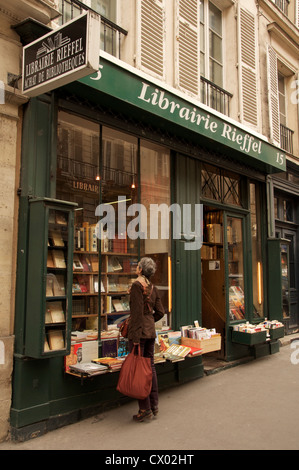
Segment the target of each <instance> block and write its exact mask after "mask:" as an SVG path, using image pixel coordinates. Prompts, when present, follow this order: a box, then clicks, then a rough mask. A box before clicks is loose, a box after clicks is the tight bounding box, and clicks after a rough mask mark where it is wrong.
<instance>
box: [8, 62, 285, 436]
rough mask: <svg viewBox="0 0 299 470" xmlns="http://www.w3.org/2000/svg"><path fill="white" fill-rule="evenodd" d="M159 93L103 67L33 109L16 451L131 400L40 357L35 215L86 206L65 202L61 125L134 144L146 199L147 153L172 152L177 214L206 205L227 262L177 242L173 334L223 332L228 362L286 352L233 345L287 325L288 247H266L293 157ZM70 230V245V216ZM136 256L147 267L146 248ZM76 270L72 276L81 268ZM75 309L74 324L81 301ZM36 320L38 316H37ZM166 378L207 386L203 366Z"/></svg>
mask: <svg viewBox="0 0 299 470" xmlns="http://www.w3.org/2000/svg"><path fill="white" fill-rule="evenodd" d="M146 78H147V79H146ZM158 85H159V84H157V83H155V82H151V81H150V80H149V79H148V77H145V76H143V75H140V76H139V75H138V76H137V75H136V74H134V73H133V71H132V70H131V69H129V68H127V67H125V66H124V65H123V64H121V63H118V62H117V61H113V62H109V60H108V59H101V68H100V71H99V73H98V74H96V75H94V76H91V77H87V78H85V79H82V80H80V82H76V83H72V84H70V85H69V86H66V87H64V88H62V89H58V90H56V91H55V92H52V93H50V94H48V95H42V96H39V97H37V98H34V99H31V100H30V102H29V103H28V104H27V105H26V109H24V126H23V143H22V170H21V188H20V192H19V197H20V199H19V235H18V269H17V290H16V292H17V294H16V314H15V338H16V341H15V360H14V374H13V397H12V408H11V428H12V436H13V438H15V439H26V438H29V437H32V436H34V435H38V434H40V433H43V432H46V431H48V430H51V429H54V428H56V427H59V426H61V425H64V424H68V423H71V422H74V421H77V420H78V419H81V418H84V417H87V416H89V415H91V414H94V413H95V412H97V411H99V410H101V409H103V407H104V408H105V407H106V408H107V407H110V406H113V405H115V404H116V403H118V402H123V401H124V400H126V398H125V397H122V396H120V394H119V393H118V392H117V391H116V384H117V379H118V373H117V372H115V373H111V374H106V375H101V376H97V377H93V378H85V379H80V378H78V377H74V376H72V375H69V374H67V373H65V367H64V356H66V355H67V354H68V353H69V349H68V348H67V349H66V351H65V352H64V353H62V354H55V353H54V354H46V355H45V354H43V350H42V349H39V347H40V345H41V344H42V343H41V342H42V341H43V339H42V331H41V330H42V326H41V324H40V322H39V321H36V318H35V317H33V316H32V314H31V311H30V309H31V306H32V305H33V306H34V305H35V304H34V303H31V299H32V297H34V292H35V290H36V289H40V290H41V289H45V287H44V285H43V283H44V282H45V280H44V279H41V280H40V283H39V282H37V283H35V284H34V285H32V278H31V273H35V272H36V270H40V269H41V271H40V272H41V276H40V277H41V278H43V271H42V268H41V266H42V265H45V260H44V259H43V258H44V257H45V256H46V247H45V249H44V251H43V248H42V250H41V251H43V253H40V257H39V256H38V252H37V251H36V249H37V243H38V242H40V244H41V245H40V246H41V247H43V242H44V240H46V236H45V226H44V225H43V222H42V217H41V219H38V217H39V216H38V211H37V212H36V214H37V215H36V216H35V219H36V218H37V219H36V220H35V219H34V218H33V216H32V213H33V212H34V210H33V208H34V207H38V205H39V204H40V206H41V207H48V206H49V207H50V209H51V208H54V209H55V208H56V209H57V208H58V209H60V208H62V209H63V210H64V211H65V212H66V213H70V214H73V213H74V211H75V209H76V204H75V203H73V202H71V201H69V200H67V201H65V200H61V199H60V200H57V199H59V198H57V187H56V186H57V181H58V174H57V171H58V170H57V168H58V167H57V145H58V143H57V139H58V137H57V128H58V125H59V122H60V121H59V119H60V117H59V116H61V114H59V113H66V115H70V116H76V117H79V118H80V119H86V120H87V121H88V122H90V123H93V124H95V125H97V126H99V135H100V136H101V137H100V138H101V139H102V135H103V133H105V131H106V129H108V130H109V129H112V130H115V131H117V132H122V133H123V134H125V135H127V136H130V138H131V137H132V138H134V139H135V138H136V142H137V144H136V164H137V167H136V170H135V173H134V174H136V178H137V181H136V183H137V188H138V183H140V172H141V170H140V158H141V151H142V145H144V146H145V147H146V146H147V142H148V143H149V145H157V146H160V147H161V148H162V147H163V148H164V149H167V152H168V154H169V163H170V167H169V174H170V185H169V186H170V187H169V194H170V199H169V202H171V203H176V204H179V206H180V207H181V208H182V210H183V208H184V205H186V204H190V205H191V206H192V207H194V205H196V204H202V205H203V211H204V217H205V224H206V225H211V224H212V225H213V224H215V225H219V226H220V225H221V227H222V238H221V240H219V242H215V243H214V242H213V243H211V242H206V243H205V250H209V249H213V250H214V252H215V253H217V255H213V256H212V257H210V256H209V255H208V254H207V255H205V256H204V255H203V249H201V250H200V249H197V250H190V249H186V246H187V245H188V243H190V242H189V241H188V240H186V238H185V237H184V234H183V233H182V237H181V238H180V239H172V240H171V242H170V252H169V253H170V256H169V258H170V260H171V264H170V266H171V267H170V269H171V293H172V296H171V308H170V307H169V310H171V311H170V312H169V313H170V317H171V328H172V329H173V330H177V329H179V328H180V327H181V326H183V325H192V324H193V323H194V321H196V320H198V322H199V324H200V325H202V326H204V327H207V328H213V327H215V328H216V330H217V332H219V333H221V336H222V349H221V351H220V352H217V353H215V354H216V356H217V357H221V358H222V359H225V360H227V361H231V360H234V359H237V358H240V357H245V356H248V355H254V356H256V357H258V356H260V355H265V354H270V353H273V352H276V351H277V350H278V346H277V340H273V341H272V342H271V343H269V342H267V343H265V342H262V343H260V344H257V345H251V344H240V342H238V343H237V342H235V341H232V326H233V325H234V324H238V323H241V322H242V321H243V322H244V321H249V322H250V323H259V322H260V321H262V320H263V319H264V318H265V317H266V318H268V319H270V320H271V319H273V320H274V319H275V320H281V315H282V313H281V312H280V310H279V309H277V308H276V309H275V311H273V312H272V310H271V306H270V305H269V302H268V300H267V299H268V298H269V297H271V302H272V305H277V303H276V304H275V299H276V300H277V302H278V303H279V302H281V298H280V295H281V294H280V292H281V285H280V284H279V283H280V282H281V281H280V278H279V276H278V277H277V276H276V278H274V276H273V270H272V265H271V263H272V262H273V256H276V257H277V259H279V256H280V251H279V245H278V244H275V243H272V242H271V240H269V239H268V233H269V231H268V230H269V228H268V217H267V212H268V210H269V204H270V203H271V201H270V200H269V198H267V179H266V176H267V174H269V173H275V172H279V171H284V170H285V156H284V155H283V154H281V153H280V152H277V149H276V148H275V147H272V146H271V145H269V144H268V143H267V142H266V141H265V140H263V139H261V138H260V137H259V136H257V135H253V134H250V133H248V132H247V131H246V130H244V129H242V128H238V127H237V123H233V122H232V121H230V120H229V119H227V120H225V119H224V117H223V116H222V117H221V116H219V115H218V114H217V113H214V114H212V112H209V113H208V112H207V110H205V109H202V108H200V106H199V105H198V104H195V103H192V102H191V101H190V102H188V101H184V97H183V96H182V95H180V94H176V95H175V94H174V93H173V90H166V89H162V87H160V86H158ZM192 113H193V114H192ZM196 116H197V118H196ZM187 117H188V118H187ZM128 139H129V137H128ZM101 142H102V140H101ZM160 147H159V148H160ZM134 161H135V160H134ZM138 197H139V198H140V194H139V195H138ZM39 201H40V202H39ZM255 201H258V204H257V203H255ZM54 209H53V210H54ZM58 209H57V210H58ZM253 218H254V223H253ZM39 220H40V221H39ZM68 220H69V223H70V225H69V237H70V239H71V235H72V234H73V230H74V226H73V225H74V223H73V218H72V216H70V217H69V219H68ZM215 221H216V222H215ZM253 226H254V227H255V229H256V227H257V226H258V235H256V238H255V239H254V241H253V238H252V230H253V229H252V227H253ZM232 231H236V232H237V233H238V234H239V235H238V237H239V238H238V242H239V247H241V248H240V250H239V251H238V254H237V255H236V240H235V239H234V240H233V239H231V238H230V237H231V232H232ZM255 234H257V232H255ZM240 237H241V238H240ZM33 239H34V242H33ZM71 243H72V242H71V241H70V244H71ZM274 245H275V246H274ZM276 245H277V246H276ZM34 250H35V251H34ZM269 250H270V251H271V257H269ZM72 252H73V250H72V249H70V253H72ZM33 253H34V254H33ZM138 255H139V256H140V255H142V252H141V251H140V244H139V245H138ZM234 256H238V260H237V261H238V265H239V266H241V268H240V269H241V271H240V270H239V271H237V270H236V268H235V267H234V266H235V265H236V263H237V261H236V260H235V259H233V257H234ZM219 259H220V262H218V261H219ZM233 263H234V264H233ZM258 263H259V265H260V266H262V269H261V270H260V271H259V275H260V278H259V287H260V289H261V292H257V288H256V285H257V277H256V276H257V274H256V266H257V265H258ZM69 264H70V266H69V269H70V271H72V264H73V263H72V259H69ZM234 270H235V271H234ZM32 276H33V277H34V276H35V274H32ZM272 276H273V279H272ZM232 277H235V278H236V279H237V278H239V279H240V278H241V279H242V289H243V291H244V292H245V297H244V305H243V307H242V308H243V309H245V314H244V311H243V314H244V316H243V320H241V318H240V316H238V317H237V316H236V317H234V316H233V314H232V313H231V305H230V294H229V292H230V287H231V279H232ZM68 282H71V281H70V280H69V281H68ZM235 285H236V286H237V284H235ZM235 285H234V284H233V287H235ZM218 294H219V295H218ZM37 297H38V298H39V297H40V305H44V304H43V301H44V300H43V299H42V298H41V297H42V296H41V295H37ZM68 301H69V307H70V308H69V315H70V318H71V315H72V311H71V305H72V296H71V293H70V294H69V298H68ZM33 308H37V309H38V307H36V305H35V306H34V307H33ZM207 312H209V313H207ZM243 314H242V313H241V314H239V315H243ZM41 315H42V314H41ZM236 315H237V314H236ZM34 321H36V324H35V323H34ZM100 321H101V319H100V318H99V322H100ZM99 324H100V323H99ZM35 325H36V326H35ZM69 325H70V323H69ZM67 328H68V331H67V332H66V334H67V335H69V336H70V326H68V327H67ZM99 347H100V348H101V341H99ZM38 351H40V352H38ZM100 354H101V349H100V350H99V356H100ZM157 372H158V378H159V387H160V389H163V388H166V387H170V386H174V385H177V384H179V383H183V382H185V381H187V380H192V379H196V378H200V377H203V375H204V369H203V361H202V357H201V356H199V357H197V358H196V357H194V358H186V359H185V361H183V362H178V363H170V362H166V363H163V364H158V365H157Z"/></svg>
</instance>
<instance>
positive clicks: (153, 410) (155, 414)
mask: <svg viewBox="0 0 299 470" xmlns="http://www.w3.org/2000/svg"><path fill="white" fill-rule="evenodd" d="M158 411H159V409H158V407H157V406H153V407H152V413H153V415H154V416H157V414H158Z"/></svg>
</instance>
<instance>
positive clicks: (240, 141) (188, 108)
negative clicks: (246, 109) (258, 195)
mask: <svg viewBox="0 0 299 470" xmlns="http://www.w3.org/2000/svg"><path fill="white" fill-rule="evenodd" d="M78 82H79V83H83V84H84V85H87V86H89V87H90V88H91V89H93V90H97V91H99V92H101V93H104V94H106V95H108V96H111V98H116V99H118V100H121V101H122V102H124V103H126V104H128V105H131V106H134V107H137V108H138V109H141V110H142V111H143V112H147V113H150V114H151V115H153V116H155V118H162V119H164V120H166V121H168V122H169V123H172V124H175V125H179V126H181V127H182V128H185V129H186V130H187V129H188V130H189V131H192V132H193V133H195V134H196V135H198V136H202V137H203V138H205V139H208V140H209V141H211V142H215V145H216V144H217V146H218V145H219V144H221V146H224V147H225V148H227V149H229V150H231V151H232V152H234V153H235V152H237V154H239V157H240V158H241V160H243V161H244V163H245V164H246V165H249V164H253V163H254V162H256V163H257V164H258V165H260V164H261V163H262V164H263V165H264V166H265V168H268V169H267V172H278V171H279V172H281V171H286V155H285V153H284V152H283V151H282V150H281V149H279V148H278V147H276V146H274V145H272V144H271V143H269V141H268V139H267V138H266V137H265V136H263V135H262V134H259V133H258V132H256V131H254V130H252V129H250V128H248V127H247V126H244V125H243V124H240V123H239V122H237V121H234V120H233V119H231V118H229V117H227V116H224V115H223V114H221V113H219V112H217V111H215V110H214V109H212V108H209V107H208V106H206V105H204V104H202V103H200V102H199V101H197V100H195V99H193V98H192V97H189V96H188V95H186V94H184V93H182V92H181V91H179V90H177V89H175V88H173V87H170V86H169V85H167V84H165V83H164V82H162V81H160V80H158V79H155V78H153V77H151V76H150V75H148V74H146V73H144V72H142V71H140V70H137V69H135V68H134V67H132V66H130V65H129V64H126V63H125V62H123V61H121V60H119V59H117V58H115V57H113V56H111V55H110V54H107V53H105V52H104V51H101V53H100V68H99V71H98V72H97V73H96V74H92V75H89V76H87V77H84V78H82V79H80V80H78ZM163 100H164V101H163ZM167 103H168V106H167ZM188 116H189V119H188Z"/></svg>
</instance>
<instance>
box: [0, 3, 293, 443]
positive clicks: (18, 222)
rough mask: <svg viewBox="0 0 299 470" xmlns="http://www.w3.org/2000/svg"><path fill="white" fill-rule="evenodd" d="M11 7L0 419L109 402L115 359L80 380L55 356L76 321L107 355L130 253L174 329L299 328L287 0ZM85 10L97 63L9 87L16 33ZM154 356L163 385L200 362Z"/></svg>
mask: <svg viewBox="0 0 299 470" xmlns="http://www.w3.org/2000/svg"><path fill="white" fill-rule="evenodd" d="M16 3H17V4H18V5H15V4H16ZM12 5H13V6H14V7H16V6H18V8H17V9H13V8H12V7H11V8H8V7H7V6H5V7H4V5H3V6H2V4H1V3H0V7H1V10H0V11H1V15H2V16H1V21H3V25H4V28H3V31H4V34H3V35H2V37H1V42H2V45H3V47H2V52H1V56H3V57H6V45H7V44H9V45H10V47H11V48H12V51H13V53H12V54H11V55H10V61H11V63H10V62H9V60H8V59H7V61H6V62H5V63H7V70H4V71H3V72H1V73H2V76H1V77H0V79H1V80H2V81H3V84H4V87H5V93H6V94H5V97H6V100H5V103H4V104H3V105H2V107H1V113H2V115H3V121H2V122H3V124H2V122H1V124H2V125H3V126H5V125H6V127H8V128H9V131H10V133H11V138H10V139H7V137H6V134H5V129H4V128H3V134H1V138H2V136H5V138H3V140H4V142H5V146H8V145H9V149H8V152H7V155H10V158H9V160H8V159H7V161H6V163H5V162H4V164H5V165H6V166H5V168H6V167H7V171H9V173H10V179H9V181H11V186H7V187H5V191H6V192H7V200H9V201H10V202H9V204H8V203H7V205H6V206H5V207H3V217H4V218H5V217H6V219H5V220H6V221H7V224H9V227H10V229H9V230H10V231H9V233H10V235H9V236H8V233H6V230H5V231H3V240H4V242H5V237H8V239H9V243H10V245H9V246H10V251H9V250H7V246H8V245H7V244H5V243H3V256H5V259H8V261H7V273H8V275H5V282H6V283H7V279H8V278H9V282H10V285H9V286H8V289H7V296H8V299H7V302H6V305H5V308H3V310H1V312H0V315H1V318H2V317H3V322H2V325H5V328H4V329H3V330H1V333H0V340H1V341H2V337H3V338H4V339H5V341H4V340H3V341H2V342H3V344H4V347H5V361H3V364H1V361H0V367H3V370H5V371H6V374H7V379H6V381H5V383H3V387H4V390H5V393H6V395H5V396H6V399H5V400H4V401H3V409H4V412H3V417H4V420H3V431H2V434H3V435H5V433H7V432H8V429H10V430H11V434H12V436H13V438H15V439H23V438H28V437H30V436H32V435H36V434H40V433H42V432H46V431H47V430H49V429H53V427H55V426H58V425H61V423H62V421H63V420H64V422H65V423H67V422H72V420H76V419H79V418H80V417H82V416H88V414H89V413H91V412H93V411H94V410H95V409H98V407H100V406H104V405H105V404H107V403H108V402H116V401H119V400H120V399H121V398H120V397H119V395H118V393H117V392H116V390H115V386H116V381H117V374H107V375H105V376H103V375H102V376H99V377H96V378H93V380H92V381H91V380H89V379H84V380H83V379H82V380H80V379H78V378H77V377H75V376H72V375H71V374H69V373H68V370H67V369H68V368H67V361H68V360H70V355H71V354H70V353H71V351H72V349H71V339H73V340H74V338H75V337H77V338H79V337H81V336H80V334H81V335H82V332H86V334H90V335H91V337H90V339H92V335H94V336H96V337H94V341H89V342H88V347H89V348H92V347H95V348H96V349H94V350H93V352H92V354H96V355H97V356H99V357H100V355H101V354H103V355H104V349H105V347H106V345H107V343H106V342H105V341H107V340H106V335H105V331H107V330H108V329H109V327H110V328H111V325H112V323H113V322H116V323H117V321H119V317H120V316H121V315H124V314H126V313H127V311H128V310H127V301H128V298H127V287H128V285H129V284H130V282H131V280H132V279H133V277H134V267H135V266H136V263H137V261H138V259H139V258H140V257H142V256H144V255H146V256H151V257H153V258H154V259H155V260H156V262H157V266H158V272H157V276H156V278H155V283H156V284H157V285H158V286H159V287H160V291H161V293H162V300H163V304H164V307H165V311H166V318H165V322H167V323H168V325H169V326H170V327H171V329H173V330H179V329H180V327H181V326H184V325H190V324H191V325H192V324H194V321H196V320H197V321H198V322H199V324H200V325H202V326H203V327H206V328H215V329H216V331H217V332H218V333H220V334H221V349H220V351H218V352H217V354H218V356H219V357H222V358H224V359H225V360H228V361H229V360H232V359H236V358H239V357H243V356H245V355H248V354H251V355H254V356H255V357H259V356H261V355H265V354H271V353H274V352H277V351H278V350H279V345H278V340H277V339H275V338H273V339H271V340H270V341H267V342H266V341H263V340H261V341H259V342H257V344H252V343H251V342H250V341H249V340H248V338H246V340H244V341H243V340H240V339H236V337H235V336H234V334H233V327H234V325H237V324H240V323H244V322H246V321H248V322H250V323H252V324H259V323H260V322H262V321H263V320H264V319H265V318H268V319H270V320H279V321H283V322H284V324H285V330H286V332H287V333H288V332H293V331H295V330H296V329H297V328H298V327H299V318H298V282H299V281H298V279H299V272H298V259H299V258H298V256H299V253H298V241H297V239H298V235H297V232H298V217H299V214H298V204H297V201H298V199H297V198H298V191H299V186H298V166H297V164H298V150H299V149H298V145H299V139H298V132H299V125H298V123H299V120H298V109H299V108H298V64H299V55H298V1H297V2H295V1H279V2H277V1H271V0H262V1H252V2H248V1H247V2H245V1H244V2H243V1H242V0H241V1H233V0H225V1H218V0H214V1H208V0H203V1H201V2H199V1H198V0H192V1H185V0H176V1H174V2H169V1H167V0H137V1H135V0H126V2H124V1H122V0H119V1H117V0H114V1H111V0H110V1H106V0H97V1H96V0H95V1H93V0H86V1H85V2H83V3H82V2H79V1H77V0H72V1H71V0H61V1H59V2H56V3H55V2H51V1H43V2H42V1H40V2H38V7H37V6H36V3H34V4H33V2H32V4H31V2H21V1H20V2H12ZM21 7H22V8H21ZM85 10H92V11H95V12H97V13H99V14H100V15H101V50H100V66H99V70H98V72H95V73H94V74H92V75H90V76H87V77H84V78H82V79H80V80H77V81H75V82H72V83H70V84H68V85H65V86H63V87H59V88H56V89H55V90H53V91H51V92H49V93H44V94H41V95H38V96H36V97H34V98H31V99H29V98H28V97H26V94H25V95H24V94H22V92H21V91H20V90H19V89H18V80H17V79H18V77H19V76H20V74H21V51H22V45H25V44H28V43H30V42H31V41H33V40H34V39H36V38H38V37H40V36H42V35H43V34H46V33H47V32H48V31H49V30H50V29H49V28H51V29H54V30H55V29H56V28H57V27H59V26H60V25H62V24H64V23H65V22H67V21H68V20H70V19H72V18H75V17H76V16H78V15H80V14H81V13H82V12H83V11H85ZM27 18H33V19H34V20H37V21H32V20H28V21H24V20H27ZM9 74H10V76H12V78H13V79H14V82H13V83H14V86H13V87H12V86H11V85H9V83H11V82H8V75H9ZM8 95H9V96H11V99H10V101H9V100H8V98H7V97H8ZM2 115H1V116H2ZM8 119H10V120H12V121H13V123H14V127H13V126H11V125H9V124H7V122H8ZM9 122H10V121H9ZM5 123H6V124H5ZM5 158H6V157H5ZM8 161H9V163H8ZM17 189H18V191H17ZM11 194H14V199H11V196H10V195H11ZM4 200H5V199H4ZM137 203H138V204H139V205H138V206H135V205H134V204H137ZM200 204H201V205H202V211H203V213H202V215H203V244H202V247H201V249H198V247H199V245H198V244H197V243H198V240H197V236H198V231H197V230H196V229H197V228H198V220H199V219H198V218H197V215H198V214H197V213H196V208H197V207H199V205H200ZM108 206H109V210H108V209H107V207H108ZM137 207H138V210H139V211H140V207H142V212H139V214H138V215H139V217H137V218H136V210H137ZM153 207H154V208H157V207H159V211H160V213H161V214H158V216H157V218H154V217H155V214H154V213H152V212H151V211H152V209H153ZM173 207H176V209H177V210H178V211H179V215H180V222H181V224H180V225H175V223H174V219H173V218H171V217H170V212H169V209H170V208H173ZM188 207H189V208H191V216H190V217H191V218H189V219H188V218H187V216H186V220H188V221H189V222H190V223H189V224H188V223H187V222H186V223H185V224H184V220H185V219H184V216H185V215H186V212H184V211H187V210H188V209H187V208H188ZM5 210H6V211H7V213H6V215H5ZM101 211H102V212H101ZM163 211H164V212H163ZM108 212H109V213H110V215H112V216H113V217H114V219H113V222H114V224H113V229H114V235H115V236H113V237H110V236H109V233H108V232H107V230H108V224H107V226H105V227H104V228H103V232H102V237H101V239H100V240H99V239H98V238H97V237H96V236H95V237H93V235H94V234H95V230H96V227H97V222H98V220H99V216H103V215H104V213H105V214H106V213H108ZM11 214H13V217H12V216H11ZM156 215H157V214H156ZM160 215H161V216H160ZM109 220H110V221H111V219H109ZM166 222H167V223H166ZM110 228H111V226H110ZM174 228H176V229H177V230H176V231H174ZM11 234H14V238H13V237H12V235H11ZM134 234H135V235H136V236H134ZM4 253H5V254H4ZM61 253H62V254H63V257H62V258H63V259H62V260H61V259H60V260H59V256H60V255H61ZM59 262H62V264H59ZM8 305H9V308H8ZM51 315H52V320H51ZM55 315H56V318H58V320H57V321H56V320H55V321H54V320H53V318H54V316H55ZM55 323H56V324H55ZM6 337H8V338H9V341H10V343H9V345H10V346H7V345H6V344H7V343H6ZM59 340H60V341H61V343H60V344H58V345H57V341H59ZM55 341H56V343H55ZM0 344H2V343H0ZM82 344H83V343H82ZM85 349H86V348H85ZM83 350H84V347H83V348H82V351H83ZM82 351H81V352H82ZM94 351H95V352H94ZM83 352H84V351H83ZM86 354H88V353H87V352H86V351H85V355H86ZM86 357H87V356H86ZM66 358H67V359H66ZM12 364H14V367H13V366H12ZM157 367H158V369H159V370H158V375H159V384H160V386H161V387H166V386H169V385H170V384H173V383H180V382H183V381H186V380H190V379H193V378H197V377H202V375H203V363H202V357H198V358H191V359H188V360H186V361H184V362H182V363H177V364H166V365H165V364H161V365H159V366H157ZM12 370H13V375H12V377H13V379H12V387H11V383H10V377H11V374H12ZM1 383H2V382H1ZM11 388H12V401H11V400H10V390H11ZM9 426H10V428H9Z"/></svg>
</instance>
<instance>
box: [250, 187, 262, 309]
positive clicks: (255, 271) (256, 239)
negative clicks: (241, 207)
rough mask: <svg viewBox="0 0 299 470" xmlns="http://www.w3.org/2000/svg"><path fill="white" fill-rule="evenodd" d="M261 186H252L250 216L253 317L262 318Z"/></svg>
mask: <svg viewBox="0 0 299 470" xmlns="http://www.w3.org/2000/svg"><path fill="white" fill-rule="evenodd" d="M260 207H261V204H260V194H259V186H258V185H256V184H255V183H251V184H250V215H251V243H252V256H251V259H252V290H253V317H254V318H262V317H263V311H264V295H263V262H262V242H261V214H260Z"/></svg>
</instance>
